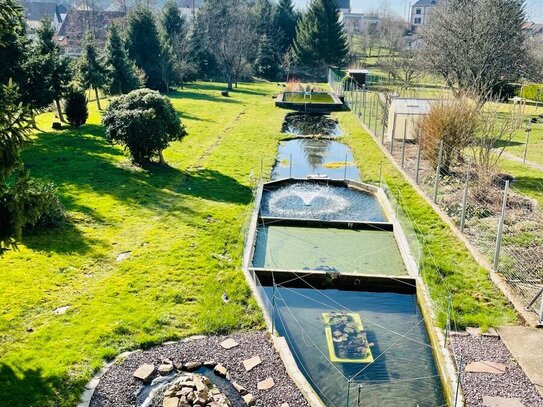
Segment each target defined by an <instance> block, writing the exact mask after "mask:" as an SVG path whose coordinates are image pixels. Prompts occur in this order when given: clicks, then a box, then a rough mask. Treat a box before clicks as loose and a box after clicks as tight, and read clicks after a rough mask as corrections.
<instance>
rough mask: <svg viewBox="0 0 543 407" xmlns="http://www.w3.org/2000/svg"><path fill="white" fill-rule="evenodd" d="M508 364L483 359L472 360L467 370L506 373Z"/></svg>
mask: <svg viewBox="0 0 543 407" xmlns="http://www.w3.org/2000/svg"><path fill="white" fill-rule="evenodd" d="M505 369H506V366H505V365H502V364H501V363H496V362H488V361H485V360H481V361H479V362H472V363H470V364H469V365H467V366H466V372H469V373H492V374H503V373H505Z"/></svg>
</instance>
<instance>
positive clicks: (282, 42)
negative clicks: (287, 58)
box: [274, 0, 298, 53]
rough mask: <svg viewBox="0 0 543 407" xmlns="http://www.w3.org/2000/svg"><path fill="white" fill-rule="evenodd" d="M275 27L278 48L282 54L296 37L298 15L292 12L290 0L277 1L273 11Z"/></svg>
mask: <svg viewBox="0 0 543 407" xmlns="http://www.w3.org/2000/svg"><path fill="white" fill-rule="evenodd" d="M274 21H275V26H276V27H277V29H278V31H279V36H278V38H279V47H280V50H281V52H282V53H285V52H287V50H288V49H289V48H290V47H291V46H292V42H293V41H294V38H295V37H296V23H297V22H298V14H297V13H296V11H295V10H294V5H293V3H292V0H279V3H278V4H277V6H276V7H275V10H274Z"/></svg>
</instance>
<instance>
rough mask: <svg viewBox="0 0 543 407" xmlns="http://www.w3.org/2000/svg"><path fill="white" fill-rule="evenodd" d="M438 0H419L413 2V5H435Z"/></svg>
mask: <svg viewBox="0 0 543 407" xmlns="http://www.w3.org/2000/svg"><path fill="white" fill-rule="evenodd" d="M438 2H439V0H419V1H417V2H416V3H415V4H413V7H428V6H436V5H437V3H438Z"/></svg>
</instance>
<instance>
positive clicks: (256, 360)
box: [243, 356, 262, 372]
mask: <svg viewBox="0 0 543 407" xmlns="http://www.w3.org/2000/svg"><path fill="white" fill-rule="evenodd" d="M261 363H262V359H260V356H254V357H252V358H251V359H247V360H244V361H243V367H244V368H245V370H246V371H247V372H250V371H251V370H253V369H254V368H255V367H257V366H258V365H259V364H261Z"/></svg>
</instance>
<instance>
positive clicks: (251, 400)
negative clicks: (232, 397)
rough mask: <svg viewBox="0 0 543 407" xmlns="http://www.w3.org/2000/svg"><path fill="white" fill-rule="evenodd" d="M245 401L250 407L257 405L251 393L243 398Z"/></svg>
mask: <svg viewBox="0 0 543 407" xmlns="http://www.w3.org/2000/svg"><path fill="white" fill-rule="evenodd" d="M243 401H245V404H247V405H248V406H254V405H255V404H256V400H255V398H254V396H253V395H252V394H251V393H249V394H246V395H245V396H243Z"/></svg>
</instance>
